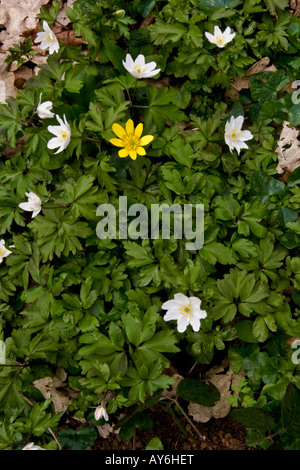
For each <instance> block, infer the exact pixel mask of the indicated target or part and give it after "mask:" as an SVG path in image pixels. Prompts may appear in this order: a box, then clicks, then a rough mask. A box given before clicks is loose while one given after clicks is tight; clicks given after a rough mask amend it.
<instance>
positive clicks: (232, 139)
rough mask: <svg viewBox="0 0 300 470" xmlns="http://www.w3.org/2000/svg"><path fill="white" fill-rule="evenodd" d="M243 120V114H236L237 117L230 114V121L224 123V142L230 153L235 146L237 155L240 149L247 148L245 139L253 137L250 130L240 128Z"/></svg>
mask: <svg viewBox="0 0 300 470" xmlns="http://www.w3.org/2000/svg"><path fill="white" fill-rule="evenodd" d="M243 122H244V118H243V116H238V117H237V118H235V117H234V116H231V118H230V121H227V122H226V125H225V142H226V144H227V145H228V147H229V149H230V152H231V153H232V150H233V149H234V148H235V149H236V151H237V153H238V155H239V154H240V151H241V149H247V148H248V145H247V144H245V140H250V139H252V138H253V135H252V134H251V132H250V131H242V130H241V129H242V126H243Z"/></svg>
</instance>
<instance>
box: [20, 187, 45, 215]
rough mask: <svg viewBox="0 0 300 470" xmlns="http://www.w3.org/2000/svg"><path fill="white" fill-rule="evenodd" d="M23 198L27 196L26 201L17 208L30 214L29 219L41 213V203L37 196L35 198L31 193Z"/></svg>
mask: <svg viewBox="0 0 300 470" xmlns="http://www.w3.org/2000/svg"><path fill="white" fill-rule="evenodd" d="M25 196H27V198H28V201H27V202H21V204H19V207H20V208H21V209H23V210H24V211H29V212H32V216H31V217H35V216H36V215H38V214H39V212H41V209H42V201H41V200H40V198H39V196H37V195H36V194H35V193H33V192H30V193H25Z"/></svg>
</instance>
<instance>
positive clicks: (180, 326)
mask: <svg viewBox="0 0 300 470" xmlns="http://www.w3.org/2000/svg"><path fill="white" fill-rule="evenodd" d="M188 324H189V321H188V320H187V319H186V318H185V317H184V316H183V315H180V318H178V319H177V330H178V332H179V333H183V332H184V331H185V330H186V329H187V326H188Z"/></svg>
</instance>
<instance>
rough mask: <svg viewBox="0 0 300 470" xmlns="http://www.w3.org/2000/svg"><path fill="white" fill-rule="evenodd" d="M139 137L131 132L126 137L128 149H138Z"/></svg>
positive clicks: (125, 142) (125, 141)
mask: <svg viewBox="0 0 300 470" xmlns="http://www.w3.org/2000/svg"><path fill="white" fill-rule="evenodd" d="M138 142H139V139H138V138H137V137H136V136H135V135H134V134H129V135H126V137H124V144H125V148H126V150H136V148H137V147H138Z"/></svg>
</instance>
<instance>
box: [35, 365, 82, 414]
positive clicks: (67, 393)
mask: <svg viewBox="0 0 300 470" xmlns="http://www.w3.org/2000/svg"><path fill="white" fill-rule="evenodd" d="M66 378H67V374H66V372H65V371H64V369H62V368H58V369H57V372H56V376H55V377H53V378H51V377H43V378H42V379H38V380H36V381H35V382H33V385H34V386H35V387H36V388H37V389H38V390H40V392H41V394H42V395H43V397H44V398H46V399H48V398H52V401H53V405H54V410H55V412H56V413H61V412H64V411H66V410H67V408H68V406H69V405H71V403H72V402H73V400H75V399H76V398H77V397H78V392H75V391H74V390H72V389H71V388H70V387H69V386H68V384H66V383H65V380H66ZM62 379H63V380H62Z"/></svg>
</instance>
